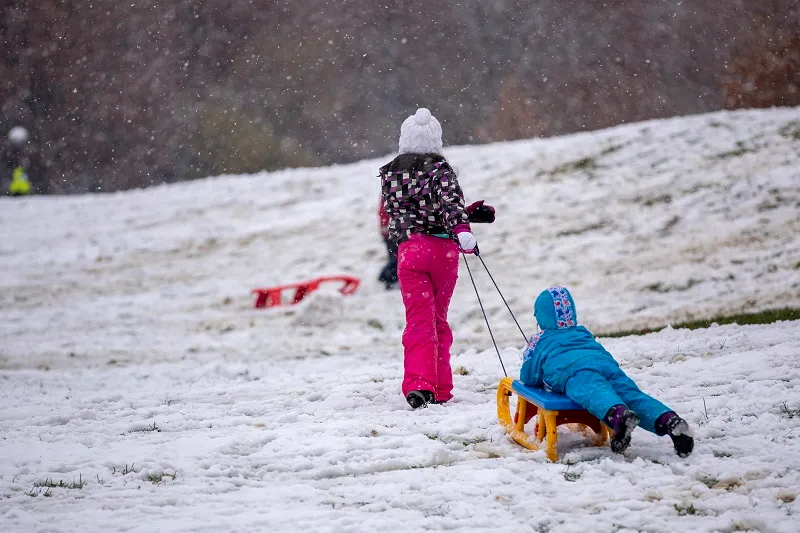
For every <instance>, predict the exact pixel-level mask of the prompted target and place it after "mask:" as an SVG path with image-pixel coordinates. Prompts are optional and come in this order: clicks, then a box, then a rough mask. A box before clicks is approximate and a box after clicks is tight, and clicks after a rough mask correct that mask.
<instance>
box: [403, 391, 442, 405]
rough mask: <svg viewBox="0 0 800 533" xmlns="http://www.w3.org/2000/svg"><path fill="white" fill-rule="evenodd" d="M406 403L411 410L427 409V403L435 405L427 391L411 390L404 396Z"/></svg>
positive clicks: (433, 399) (431, 395)
mask: <svg viewBox="0 0 800 533" xmlns="http://www.w3.org/2000/svg"><path fill="white" fill-rule="evenodd" d="M406 401H407V402H408V405H410V406H411V408H412V409H419V408H420V407H428V404H429V403H436V399H435V398H434V396H433V393H432V392H431V391H429V390H412V391H411V392H409V393H408V394H406Z"/></svg>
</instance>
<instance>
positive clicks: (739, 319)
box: [598, 307, 800, 337]
mask: <svg viewBox="0 0 800 533" xmlns="http://www.w3.org/2000/svg"><path fill="white" fill-rule="evenodd" d="M781 320H800V308H796V307H784V308H783V309H767V310H765V311H758V312H756V313H740V314H736V315H722V316H717V317H714V318H709V319H703V320H690V321H687V322H680V323H678V324H673V325H672V327H673V328H674V329H703V328H708V327H710V326H711V324H719V325H724V324H739V325H740V326H744V325H746V324H772V323H773V322H778V321H781ZM664 328H666V326H662V327H658V328H643V329H630V330H622V331H612V332H610V333H602V334H599V335H598V337H628V336H630V335H646V334H647V333H654V332H656V331H661V330H662V329H664Z"/></svg>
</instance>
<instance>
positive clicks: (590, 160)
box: [550, 157, 597, 176]
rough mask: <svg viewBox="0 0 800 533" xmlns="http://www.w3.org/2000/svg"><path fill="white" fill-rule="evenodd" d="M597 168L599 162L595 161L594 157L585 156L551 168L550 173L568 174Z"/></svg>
mask: <svg viewBox="0 0 800 533" xmlns="http://www.w3.org/2000/svg"><path fill="white" fill-rule="evenodd" d="M596 168H597V163H596V162H595V160H594V157H584V158H583V159H578V160H577V161H570V162H569V163H564V164H563V165H560V166H557V167H556V168H554V169H553V170H551V171H550V173H551V174H552V175H554V176H555V175H557V174H567V173H570V172H576V171H583V172H588V171H590V170H594V169H596Z"/></svg>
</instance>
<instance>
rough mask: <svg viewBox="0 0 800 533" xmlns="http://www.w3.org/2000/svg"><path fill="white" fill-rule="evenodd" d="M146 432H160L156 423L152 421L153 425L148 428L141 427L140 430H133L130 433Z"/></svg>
mask: <svg viewBox="0 0 800 533" xmlns="http://www.w3.org/2000/svg"><path fill="white" fill-rule="evenodd" d="M148 431H156V432H159V433H160V432H161V428H160V427H158V426H157V425H156V421H155V420H153V423H152V424H150V425H149V426H146V427H143V428H141V429H134V430H133V431H132V433H147V432H148Z"/></svg>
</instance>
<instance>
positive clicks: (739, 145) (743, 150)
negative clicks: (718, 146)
mask: <svg viewBox="0 0 800 533" xmlns="http://www.w3.org/2000/svg"><path fill="white" fill-rule="evenodd" d="M755 151H756V150H755V149H753V148H748V147H746V146H745V145H744V143H743V142H741V141H737V142H736V150H731V151H729V152H722V153H721V154H717V155H716V156H714V157H716V158H717V159H730V158H732V157H740V156H743V155H744V154H749V153H752V152H755Z"/></svg>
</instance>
